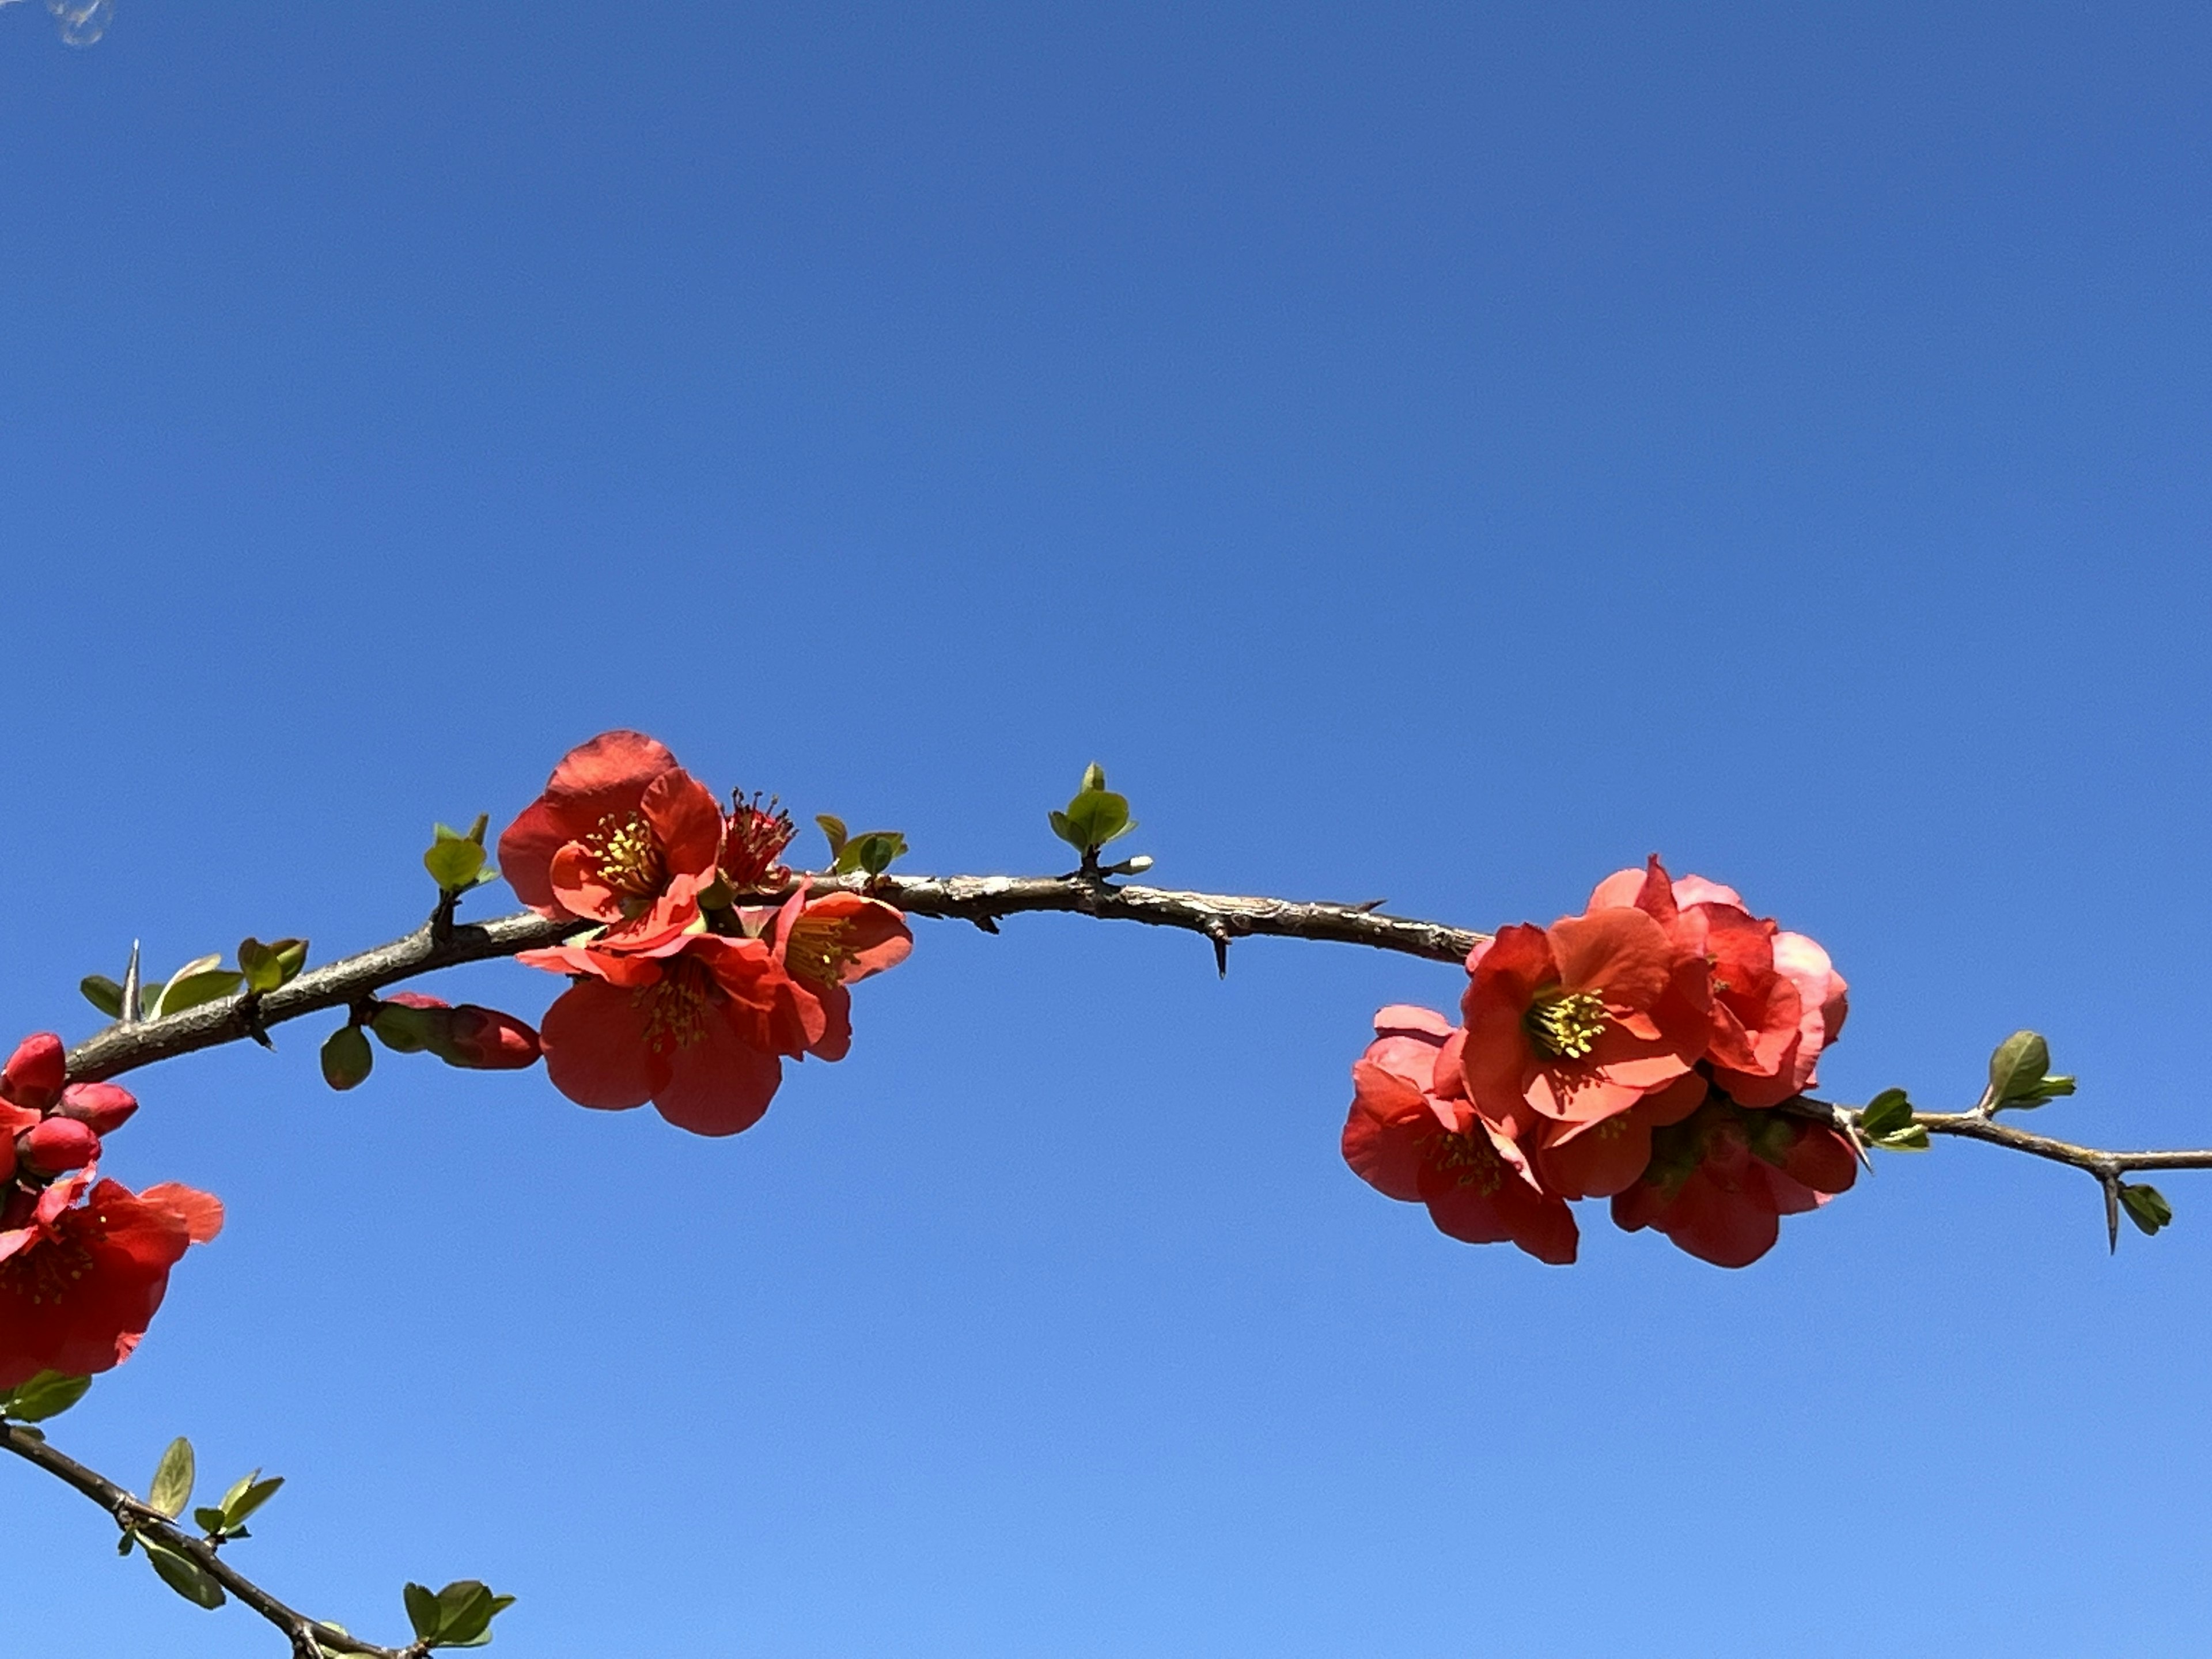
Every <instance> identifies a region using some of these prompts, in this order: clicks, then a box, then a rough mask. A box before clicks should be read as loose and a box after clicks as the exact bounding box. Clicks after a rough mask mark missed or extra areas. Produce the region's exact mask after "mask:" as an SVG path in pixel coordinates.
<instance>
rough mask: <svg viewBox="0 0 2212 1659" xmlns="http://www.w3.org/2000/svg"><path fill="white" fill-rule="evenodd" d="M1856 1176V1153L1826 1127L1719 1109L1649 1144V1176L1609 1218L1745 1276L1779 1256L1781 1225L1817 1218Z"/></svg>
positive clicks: (1709, 1107) (1717, 1105)
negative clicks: (1785, 1220)
mask: <svg viewBox="0 0 2212 1659" xmlns="http://www.w3.org/2000/svg"><path fill="white" fill-rule="evenodd" d="M1857 1174H1858V1162H1857V1158H1856V1157H1855V1156H1854V1155H1853V1152H1852V1150H1851V1147H1850V1143H1849V1142H1848V1141H1846V1140H1845V1139H1844V1137H1843V1136H1842V1135H1840V1134H1838V1133H1837V1132H1836V1131H1835V1130H1833V1129H1832V1128H1829V1127H1826V1125H1824V1124H1820V1123H1815V1122H1814V1121H1811V1120H1810V1119H1808V1118H1801V1117H1795V1116H1791V1115H1787V1114H1784V1113H1780V1112H1770V1111H1755V1110H1746V1109H1743V1108H1741V1107H1738V1106H1735V1105H1732V1104H1730V1103H1728V1102H1725V1101H1722V1100H1718V1099H1715V1100H1712V1101H1709V1102H1708V1103H1706V1104H1705V1107H1704V1108H1702V1109H1700V1110H1699V1112H1698V1113H1697V1114H1696V1115H1693V1116H1692V1117H1691V1118H1689V1119H1687V1120H1686V1121H1684V1122H1682V1123H1680V1124H1677V1125H1676V1126H1674V1127H1672V1128H1669V1129H1662V1130H1661V1131H1660V1132H1659V1133H1658V1134H1657V1135H1656V1136H1655V1137H1654V1138H1653V1147H1652V1157H1651V1166H1650V1169H1649V1170H1646V1171H1645V1173H1644V1178H1643V1179H1642V1180H1641V1181H1639V1182H1637V1184H1636V1185H1634V1186H1632V1187H1631V1188H1628V1189H1627V1190H1626V1191H1625V1192H1622V1193H1620V1194H1618V1195H1616V1196H1615V1197H1614V1199H1613V1220H1614V1222H1615V1223H1616V1224H1618V1225H1620V1226H1621V1227H1623V1228H1626V1229H1627V1230H1628V1231H1631V1232H1633V1231H1636V1230H1637V1229H1638V1228H1640V1227H1651V1228H1654V1229H1656V1231H1660V1232H1662V1233H1664V1234H1666V1235H1667V1237H1668V1238H1670V1239H1672V1240H1673V1241H1674V1243H1676V1244H1677V1245H1679V1246H1680V1248H1681V1249H1685V1250H1687V1251H1688V1252H1689V1253H1690V1254H1691V1255H1694V1256H1697V1257H1699V1258H1700V1259H1702V1260H1704V1261H1710V1262H1711V1263H1713V1264H1714V1265H1715V1266H1716V1267H1747V1266H1749V1265H1750V1264H1751V1263H1752V1262H1754V1261H1758V1260H1759V1257H1761V1256H1762V1255H1765V1254H1766V1253H1767V1251H1769V1250H1771V1249H1773V1248H1774V1242H1775V1240H1776V1239H1777V1238H1778V1237H1780V1235H1781V1230H1782V1221H1781V1218H1782V1217H1784V1216H1785V1215H1797V1214H1800V1213H1802V1212H1804V1211H1807V1210H1812V1209H1817V1208H1818V1207H1819V1206H1821V1205H1823V1204H1825V1203H1826V1202H1827V1201H1828V1200H1829V1199H1830V1198H1831V1197H1832V1196H1833V1195H1834V1194H1838V1193H1841V1192H1845V1191H1848V1190H1849V1189H1850V1185H1851V1183H1852V1182H1853V1181H1854V1180H1855V1179H1856V1178H1857Z"/></svg>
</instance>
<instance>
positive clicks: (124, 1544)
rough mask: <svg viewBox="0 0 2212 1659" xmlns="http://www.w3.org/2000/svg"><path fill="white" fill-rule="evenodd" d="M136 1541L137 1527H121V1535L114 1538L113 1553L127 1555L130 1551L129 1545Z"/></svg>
mask: <svg viewBox="0 0 2212 1659" xmlns="http://www.w3.org/2000/svg"><path fill="white" fill-rule="evenodd" d="M137 1541H138V1528H136V1527H125V1528H124V1529H123V1535H122V1536H121V1537H120V1538H118V1539H117V1540H116V1541H115V1553H117V1554H118V1555H128V1554H130V1553H131V1546H132V1545H133V1544H135V1543H137Z"/></svg>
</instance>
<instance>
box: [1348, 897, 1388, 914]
mask: <svg viewBox="0 0 2212 1659" xmlns="http://www.w3.org/2000/svg"><path fill="white" fill-rule="evenodd" d="M1389 902H1390V901H1389V899H1386V898H1379V899H1362V900H1361V901H1360V902H1358V903H1357V904H1355V905H1353V906H1352V908H1353V909H1355V910H1357V911H1358V912H1359V913H1360V914H1361V915H1370V916H1371V915H1374V914H1375V913H1376V911H1377V910H1380V909H1381V908H1383V906H1384V905H1386V904H1388V903H1389Z"/></svg>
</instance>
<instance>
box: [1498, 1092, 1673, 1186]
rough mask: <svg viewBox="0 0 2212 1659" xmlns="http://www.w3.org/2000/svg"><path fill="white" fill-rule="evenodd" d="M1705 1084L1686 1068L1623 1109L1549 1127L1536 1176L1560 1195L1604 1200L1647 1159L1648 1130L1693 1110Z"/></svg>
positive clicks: (1628, 1183)
mask: <svg viewBox="0 0 2212 1659" xmlns="http://www.w3.org/2000/svg"><path fill="white" fill-rule="evenodd" d="M1706 1088H1707V1085H1706V1083H1705V1079H1704V1077H1703V1076H1701V1075H1700V1074H1699V1073H1696V1072H1691V1073H1686V1075H1684V1076H1681V1077H1678V1078H1676V1079H1674V1081H1673V1082H1672V1083H1669V1084H1665V1085H1662V1086H1661V1087H1659V1088H1656V1089H1654V1090H1653V1091H1651V1092H1650V1093H1649V1094H1647V1095H1645V1096H1644V1097H1643V1098H1642V1099H1641V1100H1639V1101H1638V1102H1637V1103H1635V1104H1634V1105H1633V1106H1631V1107H1630V1108H1629V1109H1627V1110H1626V1111H1625V1112H1617V1113H1615V1114H1614V1115H1613V1116H1611V1117H1601V1118H1596V1119H1593V1120H1591V1121H1587V1122H1583V1123H1555V1124H1553V1125H1551V1126H1549V1131H1548V1133H1547V1134H1546V1135H1545V1137H1544V1139H1543V1143H1542V1146H1541V1150H1540V1151H1539V1152H1537V1153H1536V1158H1535V1164H1536V1174H1537V1176H1538V1177H1539V1178H1540V1179H1541V1180H1542V1182H1543V1183H1544V1185H1545V1186H1547V1187H1548V1188H1551V1189H1552V1191H1553V1192H1555V1193H1557V1194H1559V1195H1560V1196H1561V1197H1562V1198H1610V1197H1612V1196H1613V1194H1615V1193H1618V1192H1621V1191H1624V1190H1626V1188H1630V1187H1632V1186H1634V1185H1635V1184H1636V1182H1637V1181H1638V1179H1639V1178H1640V1177H1641V1176H1643V1174H1644V1170H1645V1169H1646V1168H1648V1167H1649V1166H1650V1163H1651V1134H1652V1131H1654V1130H1655V1129H1661V1128H1664V1127H1667V1126H1668V1125H1669V1124H1674V1123H1680V1121H1682V1120H1683V1119H1684V1118H1686V1117H1687V1116H1689V1115H1690V1114H1691V1113H1692V1112H1694V1111H1696V1110H1697V1109H1698V1108H1699V1106H1700V1105H1702V1104H1703V1103H1705V1091H1706Z"/></svg>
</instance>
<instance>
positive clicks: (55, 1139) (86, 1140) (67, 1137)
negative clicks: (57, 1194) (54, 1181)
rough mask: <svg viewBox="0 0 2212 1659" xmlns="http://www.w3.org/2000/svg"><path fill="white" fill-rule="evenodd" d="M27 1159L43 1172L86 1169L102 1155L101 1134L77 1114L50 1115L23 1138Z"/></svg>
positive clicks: (59, 1173) (24, 1153)
mask: <svg viewBox="0 0 2212 1659" xmlns="http://www.w3.org/2000/svg"><path fill="white" fill-rule="evenodd" d="M22 1146H23V1161H24V1162H25V1163H27V1164H29V1165H30V1166H31V1167H32V1168H33V1170H37V1171H39V1173H40V1174H41V1175H62V1174H64V1173H65V1172H67V1171H68V1170H82V1168H84V1166H85V1165H86V1164H89V1163H91V1162H92V1161H93V1160H94V1158H98V1157H99V1156H100V1137H99V1136H98V1135H96V1134H94V1133H93V1132H92V1131H91V1130H90V1129H89V1128H88V1127H86V1126H85V1125H83V1124H82V1123H79V1122H78V1121H76V1119H75V1118H73V1117H50V1118H48V1119H47V1120H46V1121H45V1122H43V1123H41V1124H40V1125H39V1126H38V1127H36V1128H34V1129H33V1130H31V1131H30V1132H29V1133H27V1134H26V1135H25V1136H24V1137H23V1142H22Z"/></svg>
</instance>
